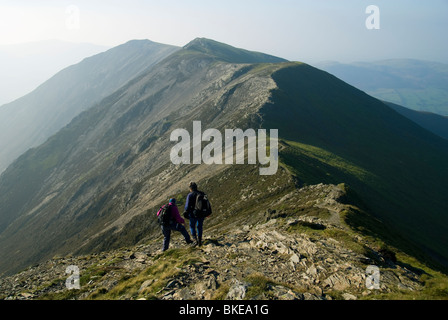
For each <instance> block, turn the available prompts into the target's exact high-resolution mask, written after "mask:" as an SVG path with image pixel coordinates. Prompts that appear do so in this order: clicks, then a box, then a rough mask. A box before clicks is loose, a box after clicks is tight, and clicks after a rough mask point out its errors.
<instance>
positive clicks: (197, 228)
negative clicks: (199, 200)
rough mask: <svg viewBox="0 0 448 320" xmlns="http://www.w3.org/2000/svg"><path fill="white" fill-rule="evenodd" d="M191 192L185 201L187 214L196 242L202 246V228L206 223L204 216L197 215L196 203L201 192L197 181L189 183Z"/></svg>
mask: <svg viewBox="0 0 448 320" xmlns="http://www.w3.org/2000/svg"><path fill="white" fill-rule="evenodd" d="M189 188H190V193H189V194H188V196H187V201H186V202H185V213H184V214H185V216H186V217H188V219H190V232H191V235H192V237H193V238H194V240H195V242H196V243H195V244H196V245H198V246H202V229H203V225H204V219H205V218H204V217H198V216H196V212H195V204H196V196H197V194H198V193H199V192H200V191H198V186H197V184H196V183H195V182H190V185H189Z"/></svg>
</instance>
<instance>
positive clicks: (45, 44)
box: [0, 40, 110, 107]
mask: <svg viewBox="0 0 448 320" xmlns="http://www.w3.org/2000/svg"><path fill="white" fill-rule="evenodd" d="M108 49H110V47H106V46H100V45H94V44H90V43H71V42H65V41H60V40H48V41H39V42H30V43H23V44H14V45H0V70H1V73H0V107H1V106H2V105H3V104H5V103H9V102H12V101H14V100H16V99H18V98H20V97H22V96H24V95H26V94H28V93H30V92H31V91H33V90H34V89H36V88H37V87H38V86H39V85H41V84H42V83H44V82H45V81H47V80H48V79H50V78H51V77H52V76H54V75H55V74H56V73H58V72H59V71H61V70H62V69H64V68H67V67H69V66H71V65H74V64H77V63H79V62H81V61H82V60H83V59H84V58H87V57H90V56H93V55H95V54H98V53H101V52H104V51H106V50H108Z"/></svg>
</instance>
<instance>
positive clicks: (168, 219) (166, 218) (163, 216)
mask: <svg viewBox="0 0 448 320" xmlns="http://www.w3.org/2000/svg"><path fill="white" fill-rule="evenodd" d="M157 219H158V221H159V224H160V225H161V226H164V227H167V226H169V225H170V224H171V223H172V222H173V219H172V216H171V205H170V204H167V205H164V206H163V207H161V208H160V209H159V214H158V217H157Z"/></svg>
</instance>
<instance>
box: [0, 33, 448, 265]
mask: <svg viewBox="0 0 448 320" xmlns="http://www.w3.org/2000/svg"><path fill="white" fill-rule="evenodd" d="M242 57H244V59H242ZM277 59H278V58H272V57H268V55H265V56H260V55H259V54H258V53H250V52H247V51H245V50H241V49H237V48H233V47H229V46H228V45H225V44H219V43H216V42H215V41H211V40H208V39H199V40H198V39H196V40H194V41H192V42H191V43H190V44H188V45H187V46H185V47H184V48H182V49H180V50H176V51H175V52H173V53H172V54H171V55H169V56H168V57H166V58H165V59H163V60H161V61H159V62H158V63H156V64H155V65H153V66H152V67H151V68H147V69H145V70H144V71H143V72H141V73H139V74H138V76H137V77H136V78H134V79H133V80H131V81H129V82H127V83H126V84H125V85H123V86H121V87H120V88H119V89H118V90H116V91H114V92H113V93H112V94H110V95H108V96H106V97H105V98H104V99H102V100H101V101H99V102H98V103H96V104H95V105H94V106H93V107H91V108H88V109H87V110H86V111H84V112H82V113H80V114H79V115H78V116H76V117H75V118H74V119H73V120H72V121H71V122H70V123H69V124H68V125H67V126H65V127H64V128H62V129H61V130H59V131H58V132H57V133H56V134H54V135H53V136H51V137H50V138H49V139H48V140H47V141H46V142H45V143H43V144H42V145H40V146H38V147H36V148H33V149H30V150H29V151H27V152H25V153H24V154H23V155H21V156H20V157H19V158H18V159H17V160H16V161H14V162H13V163H12V164H11V165H10V166H9V167H8V168H7V170H5V172H4V173H3V174H2V175H1V176H0V273H1V272H4V273H13V272H16V271H18V270H20V269H23V268H24V267H27V266H29V265H33V264H35V263H37V262H41V261H44V260H48V259H51V258H53V257H54V256H55V255H59V256H67V255H69V254H73V255H77V254H88V253H92V252H104V251H109V250H113V249H119V248H121V247H122V246H125V245H135V244H136V243H138V242H139V241H141V240H142V239H144V238H145V237H153V236H160V227H159V226H158V225H157V223H156V219H155V218H154V212H155V211H156V210H157V208H159V207H160V205H162V204H164V203H165V202H166V201H167V200H168V199H169V198H170V197H173V196H175V197H176V198H178V199H179V201H180V203H182V202H183V201H184V200H185V196H186V192H187V191H188V190H186V189H187V186H188V183H189V182H190V181H192V180H195V181H197V182H198V184H199V186H200V187H201V188H204V189H205V190H207V193H208V195H209V196H210V198H211V199H212V205H213V206H214V216H213V220H210V221H211V222H210V223H211V224H213V225H214V226H216V227H220V228H223V227H225V226H226V221H229V219H232V221H234V222H235V221H236V220H235V219H240V218H241V219H243V218H244V220H245V224H248V225H249V224H251V223H255V221H251V217H254V218H255V217H257V219H258V218H260V215H263V213H266V214H267V215H268V216H269V219H274V218H278V219H279V224H281V225H284V224H285V223H286V221H285V220H284V219H286V218H287V217H288V216H290V215H293V214H297V215H299V216H300V215H301V214H305V212H302V211H301V210H302V209H303V210H306V212H307V213H309V214H310V215H313V213H314V214H318V213H317V212H313V210H312V209H310V206H311V208H313V204H315V205H318V204H319V202H315V200H316V199H321V200H322V201H324V196H323V195H322V194H319V192H318V194H316V195H315V196H313V197H312V198H308V200H307V201H305V200H306V198H305V199H304V197H306V195H303V196H299V199H300V200H301V201H302V200H303V204H304V205H305V207H304V208H302V209H301V208H298V207H295V204H296V203H297V201H296V200H295V199H293V200H290V202H289V201H287V199H288V194H292V193H293V192H294V191H295V190H304V188H306V187H307V186H310V185H316V184H317V185H318V184H320V183H325V184H335V185H340V184H341V183H345V184H346V186H347V190H350V195H351V196H350V198H351V199H356V204H357V207H358V208H360V209H362V211H363V212H367V213H368V214H369V215H370V217H373V218H374V219H376V220H380V221H381V222H382V223H380V225H381V227H378V225H377V224H376V223H372V222H371V220H370V219H366V218H365V216H364V215H363V214H357V212H358V211H356V212H350V211H344V210H342V211H341V215H342V216H344V217H348V218H349V219H348V221H347V223H348V224H349V225H350V227H351V228H354V229H355V230H357V231H359V232H362V233H363V234H365V235H367V236H372V237H374V238H375V239H381V241H383V242H384V243H385V244H387V245H393V246H397V247H399V248H400V250H403V252H405V253H408V254H412V255H413V256H415V257H418V259H420V261H422V262H425V263H431V264H435V261H437V262H438V263H439V264H438V267H445V268H446V267H448V251H447V247H446V245H445V243H446V242H447V230H448V215H447V212H448V203H447V201H446V194H447V193H448V184H447V181H448V167H447V166H446V164H447V163H448V141H446V140H445V139H443V138H441V137H438V136H437V135H435V134H433V133H431V132H429V131H428V130H426V129H424V128H422V127H421V126H419V125H417V124H416V123H414V122H413V121H411V120H409V119H407V118H406V117H404V116H402V115H400V114H399V113H397V112H395V111H394V110H392V109H391V108H390V107H388V106H386V105H385V104H384V103H383V102H381V101H379V100H378V99H375V98H373V97H371V96H369V95H367V94H365V93H364V92H362V91H360V90H359V89H356V88H355V87H353V86H350V85H348V84H347V83H345V82H344V81H341V80H340V79H338V78H336V77H335V76H333V75H331V74H329V73H327V72H324V71H321V70H319V69H316V68H314V67H312V66H309V65H307V64H303V63H298V62H277ZM260 61H262V63H260ZM242 62H244V63H242ZM197 120H200V121H201V122H202V128H203V129H206V128H215V129H218V130H220V131H223V130H224V129H227V128H232V129H235V128H241V129H247V128H254V129H257V128H266V129H278V132H279V140H280V141H279V150H280V163H281V167H280V168H279V170H278V174H277V175H273V176H266V177H264V176H260V175H259V174H258V168H259V167H260V165H259V164H256V165H233V166H230V165H206V164H202V165H194V164H189V165H188V164H184V165H174V164H173V163H172V162H171V161H170V152H171V148H172V147H173V146H174V145H175V143H173V142H172V141H171V140H170V135H171V132H172V131H174V130H175V129H178V128H183V129H186V130H188V131H189V132H191V131H192V127H193V121H197ZM205 145H206V143H205V142H204V143H203V147H204V146H205ZM339 200H341V201H342V202H344V203H346V201H345V200H347V199H344V197H341V199H339ZM285 201H286V202H288V203H289V204H290V205H287V206H283V205H282V203H285ZM320 204H321V205H325V203H320ZM358 213H359V212H358ZM282 219H283V220H282ZM334 220H337V219H336V218H334ZM258 222H260V220H258V221H257V223H258ZM248 228H249V229H250V228H251V227H248ZM338 235H339V236H342V235H341V234H340V233H338V232H337V231H335V232H333V233H331V237H335V238H334V241H333V243H338V242H339V241H338V239H340V238H338ZM342 237H345V236H342ZM221 241H223V240H221ZM341 241H342V240H341ZM361 246H362V245H361ZM270 252H271V251H270ZM430 258H431V259H430ZM308 267H309V266H308ZM348 268H352V266H348Z"/></svg>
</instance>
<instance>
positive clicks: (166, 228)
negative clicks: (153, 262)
mask: <svg viewBox="0 0 448 320" xmlns="http://www.w3.org/2000/svg"><path fill="white" fill-rule="evenodd" d="M167 206H169V209H167V210H170V211H169V214H170V221H169V222H168V224H166V225H163V224H162V233H163V236H164V238H163V249H162V251H166V250H168V248H169V246H170V239H171V230H174V231H179V232H180V233H182V235H183V236H184V238H185V241H186V242H187V244H190V243H193V241H192V240H191V238H190V235H189V234H188V231H187V229H185V227H184V224H185V220H184V219H182V217H181V216H180V214H179V209H178V208H177V206H176V199H174V198H173V199H170V202H169V204H167ZM164 207H165V206H163V207H162V208H164ZM162 208H160V210H159V211H158V212H157V217H159V215H160V214H161V212H162Z"/></svg>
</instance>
